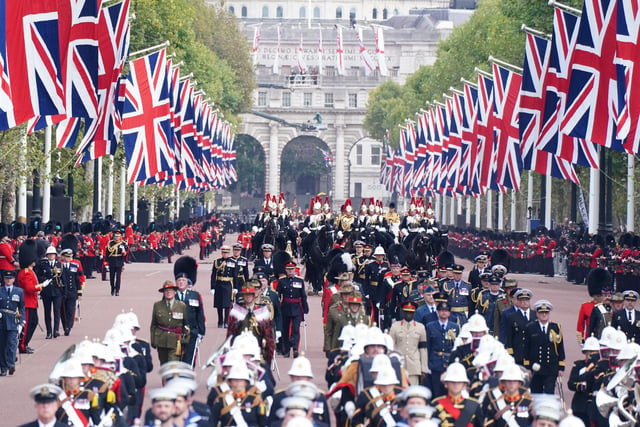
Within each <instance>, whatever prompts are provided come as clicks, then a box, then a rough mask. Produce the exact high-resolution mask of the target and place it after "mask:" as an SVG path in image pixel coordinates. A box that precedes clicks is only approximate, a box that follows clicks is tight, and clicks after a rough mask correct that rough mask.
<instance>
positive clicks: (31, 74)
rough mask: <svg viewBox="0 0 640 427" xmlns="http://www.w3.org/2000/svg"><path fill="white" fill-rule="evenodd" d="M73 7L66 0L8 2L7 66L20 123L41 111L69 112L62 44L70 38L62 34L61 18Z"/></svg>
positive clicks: (17, 121)
mask: <svg viewBox="0 0 640 427" xmlns="http://www.w3.org/2000/svg"><path fill="white" fill-rule="evenodd" d="M69 7H70V4H69V3H68V2H65V1H59V2H54V1H47V0H32V1H9V2H8V3H7V4H6V21H5V22H6V36H7V67H8V69H9V76H11V75H13V76H14V78H13V79H10V85H11V93H12V95H13V97H12V103H13V115H14V118H15V124H16V125H19V124H21V123H24V122H26V121H27V120H29V119H31V118H33V117H35V116H38V115H39V116H53V115H58V114H64V113H65V109H64V107H65V105H64V86H63V83H62V65H61V60H60V57H61V52H60V46H66V45H67V43H68V40H63V39H61V38H60V37H61V34H59V32H58V26H59V22H58V21H59V16H60V14H62V15H65V14H67V13H69V12H68V11H66V9H67V8H69ZM62 36H64V34H62ZM17 76H20V78H16V77H17Z"/></svg>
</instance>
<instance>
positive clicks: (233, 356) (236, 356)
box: [222, 350, 244, 367]
mask: <svg viewBox="0 0 640 427" xmlns="http://www.w3.org/2000/svg"><path fill="white" fill-rule="evenodd" d="M240 362H244V357H243V356H242V353H241V352H239V351H238V350H230V351H228V352H227V354H225V355H224V359H223V360H222V367H231V366H233V365H235V364H237V363H240Z"/></svg>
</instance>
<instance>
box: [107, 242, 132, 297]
mask: <svg viewBox="0 0 640 427" xmlns="http://www.w3.org/2000/svg"><path fill="white" fill-rule="evenodd" d="M106 255H107V263H108V264H109V282H110V283H111V295H112V296H113V295H115V296H118V295H120V283H121V280H122V270H123V269H124V262H125V260H126V258H127V256H128V255H129V246H128V245H127V243H126V242H125V241H123V240H122V232H121V231H120V230H115V231H114V232H113V238H112V239H111V240H109V243H107V251H106Z"/></svg>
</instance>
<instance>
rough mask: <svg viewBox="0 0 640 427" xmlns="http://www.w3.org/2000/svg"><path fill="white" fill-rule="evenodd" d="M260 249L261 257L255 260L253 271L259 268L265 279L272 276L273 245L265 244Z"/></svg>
mask: <svg viewBox="0 0 640 427" xmlns="http://www.w3.org/2000/svg"><path fill="white" fill-rule="evenodd" d="M260 249H261V250H262V257H261V258H258V259H256V261H255V262H254V263H253V270H254V271H255V270H256V269H257V268H258V267H260V268H261V269H262V271H263V272H264V274H266V275H267V277H271V276H273V258H272V257H271V255H272V254H273V245H271V244H269V243H265V244H263V245H262V247H261V248H260Z"/></svg>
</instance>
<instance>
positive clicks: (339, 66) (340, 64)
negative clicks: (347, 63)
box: [336, 25, 344, 76]
mask: <svg viewBox="0 0 640 427" xmlns="http://www.w3.org/2000/svg"><path fill="white" fill-rule="evenodd" d="M336 38H337V45H336V70H337V71H338V74H339V75H341V76H344V46H343V43H342V27H341V26H340V25H336Z"/></svg>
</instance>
